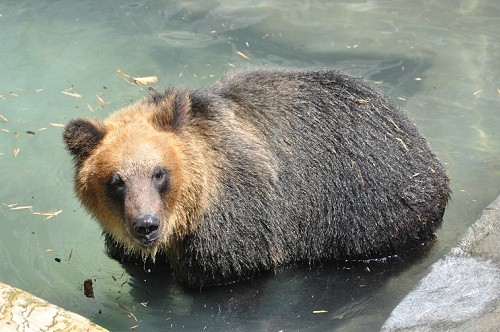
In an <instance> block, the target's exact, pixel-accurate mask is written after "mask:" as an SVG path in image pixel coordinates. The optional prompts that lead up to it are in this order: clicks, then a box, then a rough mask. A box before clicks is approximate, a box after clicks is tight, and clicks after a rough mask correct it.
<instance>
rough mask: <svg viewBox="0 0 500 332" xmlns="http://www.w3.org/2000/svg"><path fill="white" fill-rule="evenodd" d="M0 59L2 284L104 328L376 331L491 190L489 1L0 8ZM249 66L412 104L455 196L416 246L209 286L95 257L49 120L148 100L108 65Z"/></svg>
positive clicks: (492, 1) (89, 227)
mask: <svg viewBox="0 0 500 332" xmlns="http://www.w3.org/2000/svg"><path fill="white" fill-rule="evenodd" d="M0 52H1V53H0V54H1V55H2V56H1V61H0V74H1V75H0V95H1V97H0V188H1V189H0V281H3V282H6V283H9V284H11V285H13V286H17V287H20V288H22V289H25V290H27V291H30V292H32V293H34V294H36V295H38V296H40V297H42V298H44V299H46V300H48V301H51V302H53V303H55V304H57V305H60V306H62V307H64V308H66V309H69V310H72V311H75V312H77V313H79V314H81V315H83V316H86V317H88V318H90V319H91V320H93V321H95V322H96V323H98V324H100V325H102V326H104V327H106V328H109V329H111V330H114V331H119V330H128V329H129V328H131V327H135V326H137V327H136V330H140V331H150V330H160V329H161V330H163V329H165V328H168V329H170V328H173V329H181V328H184V329H186V330H192V329H194V330H202V329H204V328H206V329H208V330H221V329H222V330H255V329H257V330H269V331H278V330H282V329H284V330H297V329H307V328H310V329H317V330H328V329H330V330H333V329H336V330H349V331H357V330H359V331H366V330H378V329H379V328H380V327H381V325H382V324H383V322H384V321H385V320H386V319H387V317H388V315H389V313H390V312H391V310H392V309H393V308H394V307H395V306H396V305H397V303H398V302H399V301H400V300H401V299H402V298H403V297H404V296H405V295H406V293H407V292H409V291H410V290H411V289H412V288H413V287H414V286H415V284H416V283H417V282H418V280H419V279H420V278H421V277H422V276H424V275H425V274H426V273H427V272H428V267H429V266H430V265H431V264H432V263H433V262H435V261H436V260H438V259H439V258H440V257H442V256H444V255H445V254H446V253H447V252H448V251H449V249H450V248H451V247H452V246H454V245H455V244H456V242H457V240H458V239H459V238H460V236H461V235H462V234H463V233H464V232H465V230H466V229H467V227H468V226H470V225H471V224H472V223H473V222H474V221H475V220H476V219H477V218H478V217H479V215H480V213H481V211H482V209H483V208H484V207H486V205H487V204H488V203H489V202H491V201H492V200H493V199H494V198H496V197H497V196H498V194H499V193H500V189H499V188H500V140H499V137H498V136H499V135H500V133H499V128H500V108H499V102H498V101H499V99H500V90H499V89H500V75H499V74H500V2H498V1H497V0H485V1H480V0H477V1H467V0H462V1H451V0H450V1H431V0H418V1H414V0H407V1H276V2H273V1H243V0H237V1H227V2H224V1H220V2H215V1H203V2H202V1H199V2H196V1H33V2H30V1H27V2H23V1H3V2H2V3H0ZM238 52H241V53H238ZM242 54H243V55H245V56H242ZM256 66H273V67H296V68H297V67H298V68H304V67H332V68H341V69H343V70H345V71H347V72H349V73H351V74H354V75H358V76H364V77H367V78H368V79H370V80H371V81H373V82H377V84H378V86H379V87H380V89H381V90H382V91H384V92H385V93H387V94H388V95H389V96H390V97H391V98H392V99H393V100H394V101H395V102H396V103H398V104H399V105H400V106H401V107H403V108H405V109H406V110H407V111H408V112H409V113H410V115H411V117H412V118H413V119H414V121H415V122H416V123H417V124H418V126H419V127H420V129H421V131H422V132H423V133H424V135H425V136H426V137H427V138H428V140H429V142H430V144H431V146H432V147H433V149H434V150H435V151H436V153H437V154H438V156H439V158H440V159H441V160H442V161H443V162H444V163H445V164H446V167H447V169H448V170H449V173H450V176H451V178H452V186H453V191H454V194H453V198H452V201H451V203H450V204H449V207H448V209H447V212H446V215H445V220H444V223H443V227H442V228H441V229H440V231H439V232H438V234H437V235H438V237H437V242H436V244H435V245H434V247H433V248H432V250H431V252H430V253H429V254H428V255H427V256H426V257H424V258H423V259H421V260H419V261H416V262H410V263H408V264H388V265H385V266H384V265H382V266H372V267H370V269H369V270H367V269H365V267H363V266H362V267H356V266H354V267H351V268H349V269H346V268H345V267H338V266H336V265H335V266H326V267H324V268H315V269H312V270H309V269H303V268H297V267H288V268H284V269H283V270H281V271H278V273H277V274H275V275H274V274H273V275H269V276H264V277H262V278H258V279H256V280H254V281H252V282H247V283H243V284H238V285H232V286H227V287H220V288H217V289H212V290H207V291H204V292H202V293H199V292H187V291H185V290H184V289H182V288H181V287H179V286H178V285H177V284H176V283H175V282H173V281H172V280H171V278H170V277H169V274H168V272H165V271H162V270H161V269H160V270H157V271H153V272H152V273H149V272H148V271H144V270H143V269H142V267H138V268H135V269H134V268H128V269H124V267H122V266H121V265H120V264H118V263H117V262H115V261H113V260H111V259H109V258H107V257H106V255H105V254H104V252H103V243H102V242H103V241H102V239H101V238H100V230H99V228H98V227H97V225H96V223H95V222H93V221H92V220H91V219H90V217H89V216H88V215H87V214H86V213H85V212H84V211H83V209H82V208H81V207H80V205H79V203H78V202H77V200H76V199H75V198H74V194H73V192H72V174H73V170H72V162H71V158H70V157H69V155H68V154H67V152H66V151H65V149H64V146H63V143H62V140H61V133H62V128H61V127H60V124H65V123H66V122H67V121H68V120H69V119H72V118H75V117H82V116H85V117H95V118H103V117H105V116H106V115H107V114H109V113H110V112H111V111H113V110H116V109H119V108H120V107H122V106H124V105H127V104H129V103H131V101H133V100H136V99H138V98H141V97H142V96H144V95H145V94H147V87H140V86H137V85H133V84H129V83H128V82H126V81H125V80H124V79H123V78H121V77H118V76H117V75H116V70H117V69H121V70H122V71H123V72H125V73H127V74H129V75H132V76H135V77H141V76H152V75H156V76H157V77H158V79H159V83H158V84H156V85H155V87H156V88H157V89H161V88H163V87H166V86H168V85H177V86H183V87H193V88H196V87H200V86H204V85H208V84H210V83H211V82H214V81H215V80H217V79H218V78H219V77H220V76H221V75H223V74H224V73H225V72H227V71H228V70H231V69H234V68H238V69H242V68H251V67H256ZM63 91H65V92H68V93H70V95H68V94H64V93H63ZM76 94H78V95H79V96H81V97H80V98H77V95H76ZM29 207H30V208H29ZM51 216H52V217H51ZM48 217H49V218H48ZM47 218H48V219H47ZM56 259H57V260H56ZM88 278H92V279H94V293H95V299H88V298H86V297H85V296H84V295H83V290H82V285H83V282H84V280H85V279H88ZM315 310H324V311H327V312H324V313H321V314H315V313H313V311H315ZM130 313H132V314H130Z"/></svg>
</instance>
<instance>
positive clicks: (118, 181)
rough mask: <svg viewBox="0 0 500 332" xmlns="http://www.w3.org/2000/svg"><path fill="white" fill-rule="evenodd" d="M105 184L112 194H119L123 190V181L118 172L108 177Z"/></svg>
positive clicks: (121, 193)
mask: <svg viewBox="0 0 500 332" xmlns="http://www.w3.org/2000/svg"><path fill="white" fill-rule="evenodd" d="M107 185H108V191H109V192H110V194H111V195H112V196H121V195H123V193H124V192H125V181H123V179H122V178H121V176H120V174H118V173H114V174H112V175H111V176H110V177H109V179H108V183H107Z"/></svg>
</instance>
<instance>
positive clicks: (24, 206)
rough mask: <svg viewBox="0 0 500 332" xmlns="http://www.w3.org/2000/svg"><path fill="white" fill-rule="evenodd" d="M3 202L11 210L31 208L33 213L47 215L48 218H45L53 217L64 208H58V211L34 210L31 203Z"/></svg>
mask: <svg viewBox="0 0 500 332" xmlns="http://www.w3.org/2000/svg"><path fill="white" fill-rule="evenodd" d="M2 204H3V205H4V206H6V207H7V208H9V209H10V210H11V211H16V210H29V211H30V212H31V214H34V215H38V216H44V217H47V218H45V220H47V219H50V218H53V217H55V216H57V215H58V214H59V213H61V212H62V210H58V211H34V210H33V206H31V205H23V206H18V204H19V203H13V204H5V203H2Z"/></svg>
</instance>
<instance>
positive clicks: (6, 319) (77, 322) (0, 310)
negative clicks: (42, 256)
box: [0, 282, 107, 331]
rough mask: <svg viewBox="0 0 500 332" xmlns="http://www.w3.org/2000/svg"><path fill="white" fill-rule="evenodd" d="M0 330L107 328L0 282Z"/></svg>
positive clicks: (97, 329) (96, 329)
mask: <svg viewBox="0 0 500 332" xmlns="http://www.w3.org/2000/svg"><path fill="white" fill-rule="evenodd" d="M0 330H1V331H107V330H106V329H105V328H103V327H101V326H99V325H96V324H94V323H92V322H91V321H90V320H88V319H87V318H85V317H82V316H80V315H78V314H76V313H73V312H70V311H67V310H65V309H63V308H60V307H58V306H56V305H54V304H51V303H49V302H47V301H45V300H43V299H41V298H39V297H36V296H35V295H33V294H30V293H28V292H26V291H23V290H21V289H19V288H15V287H12V286H9V285H7V284H4V283H2V282H0Z"/></svg>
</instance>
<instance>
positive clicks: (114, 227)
mask: <svg viewBox="0 0 500 332" xmlns="http://www.w3.org/2000/svg"><path fill="white" fill-rule="evenodd" d="M168 102H169V101H168V100H167V101H165V102H164V103H163V104H162V105H159V106H158V108H160V109H163V110H162V114H168V112H167V113H165V107H167V108H168V107H169V104H168ZM151 108H152V106H151V104H149V103H146V102H140V103H137V104H134V105H132V106H130V107H128V108H126V109H124V110H121V111H119V112H117V113H115V114H113V115H111V116H110V117H109V118H108V119H107V120H105V121H104V122H96V121H92V123H93V124H94V125H95V126H96V127H97V128H99V129H100V130H101V131H102V132H104V137H103V138H102V140H100V141H99V143H98V144H97V146H96V147H95V148H93V150H92V152H91V153H90V154H89V155H88V157H86V158H85V159H83V161H82V162H81V164H80V165H78V164H77V170H76V175H75V180H76V182H75V190H76V193H77V196H78V197H79V198H80V199H81V201H82V202H83V204H84V206H85V207H86V208H87V209H88V210H89V211H90V212H91V214H92V215H93V216H94V217H95V218H96V219H97V220H98V221H99V223H100V225H101V227H102V228H103V230H104V231H105V232H106V233H108V234H109V235H111V236H112V238H113V239H115V241H117V242H120V243H122V244H124V247H125V248H127V250H129V251H130V252H138V253H140V254H142V255H143V257H145V256H148V255H151V257H153V258H154V255H155V253H156V252H157V250H159V249H165V251H166V252H167V254H168V249H169V247H171V246H172V243H173V242H175V241H176V240H178V239H180V238H181V237H182V236H183V235H185V234H186V233H187V232H189V231H191V230H193V229H194V227H195V226H196V221H197V220H198V217H199V215H200V214H201V213H202V211H203V209H204V208H205V207H206V205H207V204H208V196H209V192H210V190H207V189H208V188H209V187H210V184H209V183H210V182H215V181H208V178H211V177H212V176H211V175H210V167H209V165H208V161H207V158H205V155H204V153H203V151H207V150H206V149H204V147H203V143H202V142H200V141H197V140H196V138H195V137H193V136H192V135H190V134H189V133H184V135H183V137H182V138H181V136H180V135H179V133H177V132H176V131H175V130H165V128H158V125H157V123H158V121H157V120H158V119H157V118H154V117H158V113H157V112H154V110H153V111H152V110H151ZM167 111H168V109H167ZM167 120H168V119H167ZM190 137H191V138H190ZM70 143H71V142H70ZM68 146H70V144H68ZM70 149H71V147H70ZM158 168H162V169H165V170H167V171H168V173H169V179H170V181H169V186H168V190H166V191H165V192H163V193H160V192H159V191H158V190H157V188H155V186H154V185H153V184H152V180H151V179H152V177H153V176H154V175H153V174H154V171H155V169H158ZM113 174H118V175H119V177H120V178H121V179H122V180H123V182H124V184H125V187H126V190H125V195H124V198H123V204H119V203H117V202H116V200H114V199H113V197H110V195H109V189H108V188H109V185H108V183H109V179H110V177H111V176H112V175H113ZM143 214H154V215H156V216H158V218H159V220H160V223H159V227H158V240H157V241H156V242H154V243H153V244H151V245H147V246H145V245H143V244H142V243H141V242H140V241H139V240H137V238H136V237H134V231H133V225H132V220H133V219H134V218H136V217H137V216H139V215H143ZM173 254H175V253H173Z"/></svg>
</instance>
